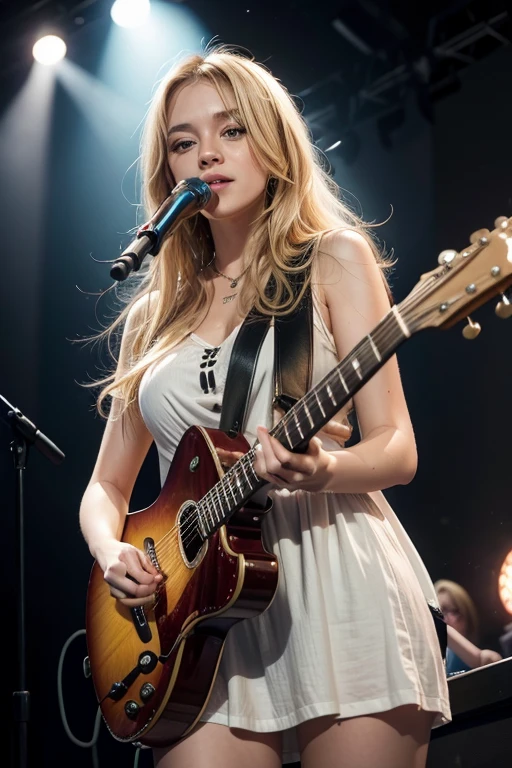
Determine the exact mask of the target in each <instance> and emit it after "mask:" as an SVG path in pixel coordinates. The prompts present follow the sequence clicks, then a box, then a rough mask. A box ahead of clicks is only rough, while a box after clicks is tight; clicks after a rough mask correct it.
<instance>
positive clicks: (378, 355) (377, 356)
mask: <svg viewBox="0 0 512 768" xmlns="http://www.w3.org/2000/svg"><path fill="white" fill-rule="evenodd" d="M368 341H369V342H370V344H371V347H372V351H373V354H374V355H375V357H376V358H377V360H378V361H379V363H380V361H381V360H382V355H381V354H380V352H379V350H378V348H377V345H376V344H375V342H374V340H373V338H372V335H371V333H369V334H368Z"/></svg>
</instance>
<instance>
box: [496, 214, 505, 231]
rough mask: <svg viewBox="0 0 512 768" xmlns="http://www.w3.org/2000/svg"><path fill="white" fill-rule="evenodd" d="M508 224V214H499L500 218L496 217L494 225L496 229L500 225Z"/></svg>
mask: <svg viewBox="0 0 512 768" xmlns="http://www.w3.org/2000/svg"><path fill="white" fill-rule="evenodd" d="M507 225H508V218H507V217H506V216H498V218H497V219H495V221H494V226H495V227H496V229H497V228H498V227H503V228H505V227H506V226H507Z"/></svg>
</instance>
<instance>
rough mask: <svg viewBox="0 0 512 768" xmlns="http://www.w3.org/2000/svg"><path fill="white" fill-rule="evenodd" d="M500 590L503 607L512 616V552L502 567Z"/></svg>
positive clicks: (499, 581) (499, 582)
mask: <svg viewBox="0 0 512 768" xmlns="http://www.w3.org/2000/svg"><path fill="white" fill-rule="evenodd" d="M498 590H499V595H500V600H501V602H502V603H503V607H504V608H505V610H506V611H507V612H508V613H511V614H512V551H511V552H509V553H508V555H507V556H506V558H505V560H504V562H503V565H502V566H501V569H500V575H499V580H498Z"/></svg>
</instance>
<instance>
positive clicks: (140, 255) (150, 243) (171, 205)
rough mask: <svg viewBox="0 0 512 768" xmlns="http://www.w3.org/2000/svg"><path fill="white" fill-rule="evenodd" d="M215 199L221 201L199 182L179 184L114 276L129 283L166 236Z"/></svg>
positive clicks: (118, 263) (127, 250)
mask: <svg viewBox="0 0 512 768" xmlns="http://www.w3.org/2000/svg"><path fill="white" fill-rule="evenodd" d="M212 198H214V199H217V195H216V194H215V193H214V192H212V190H211V189H210V187H209V186H208V184H207V183H206V182H205V181H201V179H199V178H195V177H194V178H191V179H183V181H180V182H178V184H176V186H175V187H174V189H173V190H172V192H171V194H170V195H169V197H167V198H166V199H165V200H164V201H163V203H162V204H161V205H160V207H159V208H158V210H157V211H156V212H155V213H154V214H153V216H152V217H151V219H149V221H147V222H146V223H145V224H143V225H142V227H140V229H139V230H138V231H137V235H136V236H135V238H134V240H132V242H131V243H130V245H129V246H128V248H125V250H124V251H123V252H122V254H121V256H120V257H119V258H118V259H117V260H116V261H115V262H114V264H113V265H112V268H111V270H110V276H111V277H113V278H114V280H119V281H121V280H126V278H127V277H128V275H129V274H130V272H132V271H134V272H137V270H139V269H140V266H141V264H142V262H143V261H144V259H145V258H146V256H147V255H148V254H151V255H152V256H156V255H157V253H158V252H159V250H160V247H161V245H162V242H163V240H164V239H165V237H166V235H168V234H170V233H171V232H172V229H173V227H174V226H175V225H176V224H178V223H179V222H180V221H181V220H182V219H186V218H188V217H189V216H192V215H193V214H194V213H196V212H197V211H201V210H202V209H203V208H205V207H206V206H207V205H208V203H209V202H210V200H211V199H212Z"/></svg>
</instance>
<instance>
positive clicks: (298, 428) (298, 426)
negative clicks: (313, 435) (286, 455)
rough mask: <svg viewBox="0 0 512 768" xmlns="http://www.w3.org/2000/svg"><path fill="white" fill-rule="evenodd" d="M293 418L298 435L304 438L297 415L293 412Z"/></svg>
mask: <svg viewBox="0 0 512 768" xmlns="http://www.w3.org/2000/svg"><path fill="white" fill-rule="evenodd" d="M293 419H294V421H295V426H296V428H297V432H298V433H299V435H300V439H301V440H304V432H303V431H302V427H301V426H300V421H299V417H298V415H297V414H293ZM290 445H291V443H290Z"/></svg>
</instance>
